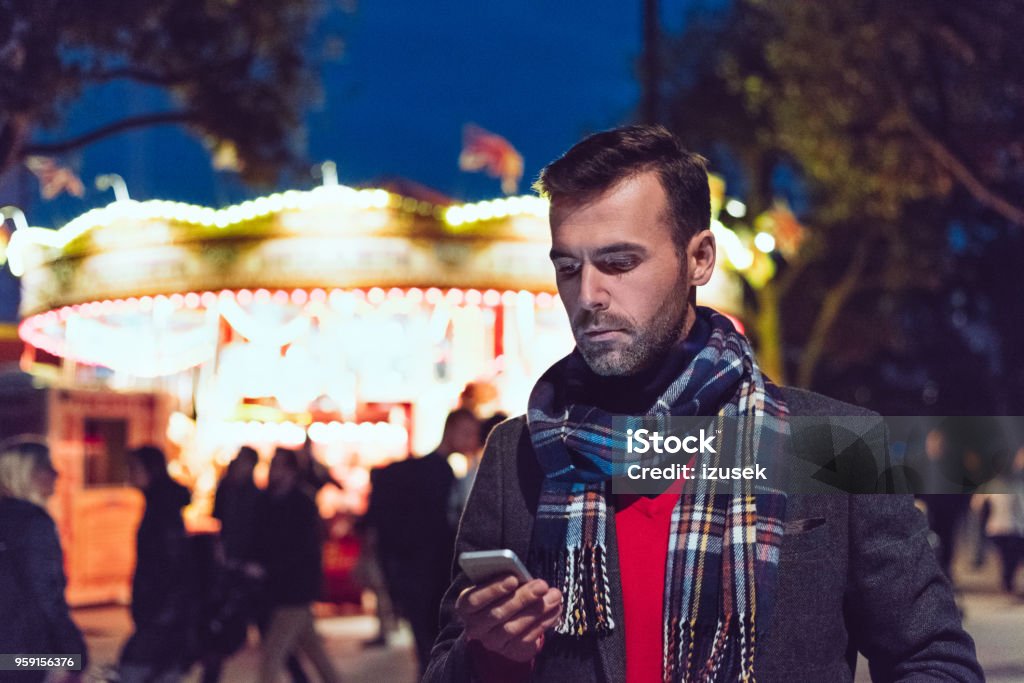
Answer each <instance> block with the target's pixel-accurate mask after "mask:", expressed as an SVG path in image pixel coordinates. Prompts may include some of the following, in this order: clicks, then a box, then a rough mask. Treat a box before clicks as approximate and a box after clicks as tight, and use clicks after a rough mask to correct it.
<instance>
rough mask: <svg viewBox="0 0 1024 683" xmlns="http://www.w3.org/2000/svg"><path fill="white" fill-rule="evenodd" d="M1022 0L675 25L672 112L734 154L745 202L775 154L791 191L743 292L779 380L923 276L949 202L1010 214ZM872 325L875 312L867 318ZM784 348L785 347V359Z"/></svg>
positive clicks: (715, 155) (773, 12) (766, 175)
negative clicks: (766, 261)
mask: <svg viewBox="0 0 1024 683" xmlns="http://www.w3.org/2000/svg"><path fill="white" fill-rule="evenodd" d="M1022 8H1024V5H1022V3H1021V2H1020V1H1019V0H986V1H985V2H962V1H961V2H957V1H954V0H916V1H912V2H901V3H886V2H875V1H869V0H853V1H851V2H844V3H808V2H803V1H802V0H736V2H735V3H734V4H733V5H732V6H731V7H730V9H729V11H728V12H727V13H725V14H724V15H723V14H718V15H712V16H711V17H710V19H709V18H708V17H705V18H704V20H703V21H696V22H691V27H690V30H689V31H688V32H687V34H686V35H684V36H683V37H682V39H681V40H680V41H679V43H678V47H677V50H678V53H677V55H676V56H675V58H674V61H675V62H676V63H677V64H679V65H680V69H679V71H678V72H677V73H678V74H679V76H678V78H677V81H676V82H675V83H674V84H673V86H674V87H673V90H674V105H673V107H672V116H673V118H672V121H671V122H672V125H673V126H674V127H675V128H676V129H677V130H680V131H682V132H683V133H684V134H685V135H686V136H688V137H689V138H690V140H691V143H690V144H691V145H693V146H695V147H696V148H698V149H701V150H707V153H708V154H709V156H711V158H712V160H713V161H716V160H717V161H718V162H719V163H720V164H721V165H723V166H725V167H728V166H729V165H730V163H731V164H732V165H734V166H738V167H739V169H740V173H739V175H740V177H741V178H742V181H743V182H742V184H743V187H744V189H745V195H746V198H747V199H748V204H750V205H751V207H752V209H753V210H754V213H755V214H756V213H758V212H760V211H762V210H764V209H765V208H766V207H768V206H769V205H770V202H771V201H772V200H773V198H774V196H775V195H776V194H778V193H779V192H780V190H783V189H785V188H780V186H779V183H778V182H776V178H777V174H778V171H779V169H780V168H787V167H788V168H792V169H794V170H795V172H796V174H797V177H798V181H797V182H795V183H793V182H790V183H789V184H790V186H791V187H790V189H792V186H793V185H797V186H799V188H800V189H802V190H804V191H805V194H806V199H807V202H806V206H803V207H800V210H799V213H800V214H801V218H802V220H804V222H806V223H808V224H809V225H811V226H813V227H812V229H811V230H809V234H810V239H808V240H807V241H806V242H805V244H804V245H803V247H802V248H801V249H800V250H799V251H797V252H796V253H793V254H790V255H787V256H786V257H785V258H779V257H778V256H776V258H777V260H778V261H779V263H778V266H779V268H778V276H777V277H776V278H775V279H773V280H771V281H770V282H767V283H763V286H761V287H759V288H754V291H753V292H752V296H751V298H752V302H753V305H752V309H753V310H752V311H751V316H750V317H751V319H752V320H754V321H755V325H754V327H755V331H756V332H760V334H759V335H758V336H759V337H760V338H759V342H760V345H761V347H762V355H764V356H766V357H767V358H768V359H769V360H770V361H773V360H774V361H775V364H776V367H775V368H773V370H774V372H775V373H776V375H778V376H780V378H781V377H784V376H785V374H786V373H785V371H786V370H787V369H791V368H792V369H794V370H795V375H796V381H797V383H798V384H801V385H804V386H807V385H810V384H812V383H813V381H814V378H815V375H816V372H817V370H818V369H819V365H820V363H821V361H822V359H823V358H825V357H826V356H834V355H837V354H834V353H832V352H833V351H835V350H836V349H837V348H840V347H842V346H843V342H844V341H845V342H847V344H846V346H847V348H850V347H851V346H852V345H851V344H850V343H849V341H850V338H849V337H848V336H844V335H839V334H836V331H837V329H839V328H842V330H843V332H844V333H846V332H849V325H845V324H844V323H846V322H848V320H846V319H847V318H848V317H849V316H850V313H851V312H855V311H856V309H857V308H858V307H857V306H856V304H857V301H858V299H859V298H860V299H862V298H863V297H865V296H871V297H874V299H875V300H876V301H887V302H889V304H891V303H892V297H893V296H894V295H895V294H898V293H900V292H903V293H906V292H909V291H911V290H921V289H926V290H927V289H934V288H936V287H938V286H939V284H940V282H941V281H942V280H943V278H944V277H946V276H947V275H948V272H949V270H948V269H949V267H950V264H949V263H948V259H944V258H943V250H944V249H945V246H946V232H947V229H948V227H949V224H950V221H951V220H952V218H953V216H954V212H955V211H957V210H960V209H959V208H958V207H961V206H962V205H964V204H965V203H966V204H968V205H970V206H972V207H973V209H974V210H975V211H982V212H983V213H984V214H985V215H987V216H988V219H989V221H990V223H996V224H1001V225H1006V224H1008V223H1018V224H1019V223H1022V222H1024V209H1022V207H1021V205H1020V203H1019V202H1018V201H1016V198H1018V197H1021V196H1024V192H1022V191H1021V190H1022V189H1024V188H1022V185H1024V142H1022V132H1024V130H1022V125H1024V117H1022V113H1024V111H1022V109H1024V91H1022V90H1021V89H1020V86H1019V84H1020V83H1021V82H1024V48H1022V46H1021V45H1020V43H1019V41H1017V39H1016V36H1017V35H1019V34H1020V31H1021V30H1022V29H1024V13H1022V12H1021V11H1020V10H1021V9H1022ZM709 24H710V25H711V26H712V28H713V30H712V31H710V32H709V31H708V26H709ZM1011 198H1013V199H1011ZM964 199H966V202H965V201H964ZM889 310H890V311H894V310H896V309H895V308H893V307H892V306H891V305H890V306H889ZM785 320H795V321H799V324H790V325H783V321H785ZM878 324H879V316H878V314H877V313H876V314H874V321H873V323H872V324H871V326H869V328H868V329H875V330H877V329H878ZM783 328H785V330H786V332H787V337H788V338H787V339H783V338H782V330H783ZM879 336H880V335H878V334H877V332H876V334H875V335H874V337H875V338H874V339H871V338H867V339H865V338H864V337H865V335H858V336H857V337H855V338H857V341H858V342H865V343H868V344H869V346H870V345H877V344H878V343H879V340H878V337H879ZM765 348H767V353H766V352H765ZM791 348H799V349H800V353H799V354H791V355H790V357H792V356H797V358H795V359H793V360H791V362H789V363H788V364H787V363H785V362H784V361H783V358H785V357H787V356H785V351H786V350H787V349H791ZM827 351H828V353H827ZM787 365H788V366H789V367H788V368H787Z"/></svg>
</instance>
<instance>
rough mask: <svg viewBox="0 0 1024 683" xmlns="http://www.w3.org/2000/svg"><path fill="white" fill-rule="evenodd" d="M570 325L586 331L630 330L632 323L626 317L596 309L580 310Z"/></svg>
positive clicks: (575, 328) (580, 330)
mask: <svg viewBox="0 0 1024 683" xmlns="http://www.w3.org/2000/svg"><path fill="white" fill-rule="evenodd" d="M572 327H573V329H574V330H577V331H579V332H586V331H588V330H591V329H623V330H632V329H633V324H632V322H631V321H629V320H627V319H626V318H623V317H620V316H617V315H614V314H612V313H606V312H603V311H598V312H597V313H594V312H592V311H581V312H580V313H579V314H577V315H576V317H575V318H573V321H572Z"/></svg>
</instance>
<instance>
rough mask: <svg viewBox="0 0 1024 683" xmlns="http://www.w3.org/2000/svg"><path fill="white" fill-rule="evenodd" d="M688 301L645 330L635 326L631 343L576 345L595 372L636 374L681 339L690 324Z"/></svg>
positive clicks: (609, 374) (577, 343)
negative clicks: (687, 315)
mask: <svg viewBox="0 0 1024 683" xmlns="http://www.w3.org/2000/svg"><path fill="white" fill-rule="evenodd" d="M685 301H686V300H685V299H684V300H683V305H682V308H681V309H680V310H677V311H671V310H670V311H667V312H666V313H667V314H666V315H664V316H662V317H658V318H655V319H654V320H652V321H651V323H650V325H648V326H647V327H646V328H643V329H637V328H636V327H634V328H633V331H632V332H633V334H632V339H631V340H630V341H629V342H628V343H627V344H615V343H614V342H597V343H593V342H590V343H588V342H586V341H585V340H583V341H581V340H580V339H577V340H576V346H577V348H578V349H579V351H580V354H581V355H582V356H583V360H585V361H586V363H587V366H589V367H590V370H591V371H592V372H593V373H594V374H595V375H600V376H601V377H625V376H629V375H635V374H637V373H639V372H642V371H643V370H646V369H647V368H649V367H651V366H652V365H654V364H656V363H658V362H660V361H661V360H662V359H663V358H664V357H665V356H666V355H668V353H669V351H670V350H671V349H672V347H673V346H674V345H675V343H676V342H677V341H679V340H680V338H681V337H682V334H683V329H684V328H685V327H686V313H687V306H686V302H685Z"/></svg>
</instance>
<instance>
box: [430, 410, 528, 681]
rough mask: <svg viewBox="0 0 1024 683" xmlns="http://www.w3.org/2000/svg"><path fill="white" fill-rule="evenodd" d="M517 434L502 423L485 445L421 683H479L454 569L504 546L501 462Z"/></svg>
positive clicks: (459, 576)
mask: <svg viewBox="0 0 1024 683" xmlns="http://www.w3.org/2000/svg"><path fill="white" fill-rule="evenodd" d="M516 435H517V431H516V430H515V429H514V428H512V426H511V425H510V423H508V422H506V423H505V424H503V425H499V426H498V427H497V428H495V430H494V432H493V433H492V435H491V437H490V438H489V439H488V441H487V447H486V448H485V449H484V455H483V457H482V458H481V460H480V468H479V470H478V472H477V476H476V481H474V482H473V488H472V490H471V491H470V494H469V499H468V500H467V502H466V509H465V511H464V512H463V513H462V520H461V522H460V524H459V531H458V536H457V538H456V542H455V562H454V565H453V570H454V579H453V581H452V584H451V586H449V588H448V591H447V592H446V593H445V596H444V600H443V601H442V603H441V633H440V635H438V638H437V642H435V643H434V649H433V651H432V652H431V655H430V663H429V665H428V666H427V671H426V673H425V674H424V676H423V683H467V682H469V681H475V680H477V679H476V677H475V676H474V675H473V670H472V666H471V663H470V653H469V649H468V647H467V646H468V643H467V641H466V638H465V636H464V634H463V628H462V625H461V624H460V623H459V622H458V619H457V618H456V616H455V600H456V598H458V597H459V594H460V593H461V592H462V591H463V590H465V589H466V588H467V587H468V586H469V585H470V584H471V582H470V580H469V578H468V577H467V576H466V575H465V574H464V573H463V572H462V570H461V569H459V568H458V557H459V555H460V554H461V553H464V552H468V551H473V550H493V549H497V548H501V547H503V546H504V542H505V541H504V533H503V531H502V529H503V526H502V509H503V507H502V506H503V499H504V495H503V494H504V491H503V480H502V468H503V461H504V460H505V459H507V458H514V457H515V455H516V441H517V439H516Z"/></svg>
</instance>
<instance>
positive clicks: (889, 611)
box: [423, 388, 984, 683]
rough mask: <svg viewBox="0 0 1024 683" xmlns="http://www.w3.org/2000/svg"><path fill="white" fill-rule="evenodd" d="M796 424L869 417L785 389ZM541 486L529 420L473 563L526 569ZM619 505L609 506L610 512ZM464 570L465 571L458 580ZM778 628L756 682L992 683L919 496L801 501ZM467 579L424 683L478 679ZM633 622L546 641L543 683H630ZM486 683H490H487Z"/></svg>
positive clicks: (458, 582) (482, 509) (784, 561)
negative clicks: (522, 562)
mask: <svg viewBox="0 0 1024 683" xmlns="http://www.w3.org/2000/svg"><path fill="white" fill-rule="evenodd" d="M783 396H784V398H785V400H786V402H787V405H788V407H789V410H790V413H791V414H793V415H806V416H820V417H828V416H864V415H870V413H867V412H866V411H864V410H863V409H861V408H857V407H855V406H851V405H847V404H844V403H840V402H838V401H835V400H832V399H829V398H826V397H824V396H821V395H818V394H814V393H811V392H807V391H802V390H797V389H790V388H784V389H783ZM541 480H542V474H541V470H540V467H539V465H538V463H537V460H536V457H535V456H534V453H533V448H532V446H531V445H530V440H529V435H528V433H527V430H526V420H525V418H523V417H519V418H514V419H511V420H509V421H506V422H504V423H503V424H501V425H499V426H498V427H497V428H496V429H495V430H494V432H493V433H492V434H491V437H490V439H489V440H488V443H487V447H486V449H485V452H484V456H483V459H482V461H481V463H480V469H479V472H478V474H477V478H476V482H475V484H474V486H473V491H472V493H471V494H470V497H469V501H468V503H467V506H466V509H465V512H464V514H463V517H462V522H461V525H460V528H459V534H458V540H457V542H456V557H457V556H458V554H459V553H462V552H465V551H471V550H488V549H496V548H510V549H512V550H514V551H515V552H516V554H518V555H519V556H520V557H522V558H525V557H526V556H527V553H528V550H529V546H530V537H531V532H532V529H533V521H534V516H535V512H536V507H537V500H538V496H539V493H540V486H541ZM613 502H614V498H609V505H612V504H613ZM608 527H609V528H608V538H609V539H610V540H609V545H610V548H609V555H608V558H609V574H610V577H611V586H612V588H613V592H612V595H613V609H614V611H615V613H617V614H622V609H623V607H622V591H621V589H620V588H619V582H620V576H619V565H618V548H617V542H616V536H615V516H614V514H612V511H609V515H608ZM456 569H457V567H456ZM778 581H779V583H778V586H777V589H776V591H777V592H776V600H775V608H774V613H773V615H772V619H771V622H770V627H769V628H768V630H767V632H766V633H764V634H759V636H760V643H759V646H758V648H757V652H756V655H755V671H756V674H757V679H758V681H759V682H766V681H768V682H771V681H785V682H786V683H798V682H800V681H815V682H817V681H822V682H829V683H832V682H841V681H852V680H853V678H854V669H855V666H856V662H857V652H858V651H859V652H861V653H863V654H864V655H865V656H866V657H867V659H868V662H869V665H870V670H871V675H872V679H873V680H875V681H909V680H914V681H921V680H936V681H982V680H984V676H983V674H982V671H981V668H980V666H979V665H978V662H977V659H976V656H975V651H974V642H973V641H972V640H971V637H970V636H969V635H967V633H966V632H965V631H964V630H963V628H962V626H961V623H960V617H959V614H958V611H957V607H956V605H955V604H954V601H953V592H952V589H951V586H950V584H949V582H948V581H947V579H946V578H945V576H944V575H943V573H942V571H941V570H940V569H939V567H938V564H937V562H936V560H935V556H934V554H933V552H932V549H931V547H930V546H929V544H928V538H927V528H926V525H925V521H924V519H923V516H922V515H921V514H920V513H919V511H918V510H917V509H916V508H915V507H914V504H913V500H912V499H911V497H910V496H903V495H866V494H861V495H838V494H830V495H790V496H789V498H788V500H787V510H786V523H785V534H784V537H783V542H782V548H781V559H780V562H779V572H778ZM469 583H470V582H469V580H468V579H467V577H466V576H465V575H464V574H462V572H461V571H457V572H456V574H455V577H454V581H453V583H452V585H451V587H450V588H449V590H448V592H447V594H446V595H445V598H444V602H443V604H442V606H441V615H440V616H441V626H442V631H441V634H440V636H439V637H438V640H437V642H436V643H435V645H434V649H433V652H432V654H431V660H430V664H429V667H428V669H427V672H426V674H425V675H424V678H423V680H424V681H425V682H427V683H463V682H469V681H477V680H479V679H478V678H477V677H475V675H474V673H473V671H472V667H471V664H470V660H469V657H468V652H467V642H466V639H465V637H464V635H463V632H462V627H461V625H460V624H459V623H458V621H457V619H456V617H455V614H454V607H455V599H456V598H457V597H458V595H459V593H460V592H462V590H463V589H465V588H466V587H467V586H468V585H469ZM622 624H623V621H622V620H621V619H620V620H619V626H618V627H617V628H616V629H614V630H613V632H612V633H610V634H608V635H605V636H600V637H598V636H590V637H586V638H572V637H568V636H559V635H557V634H554V633H550V632H549V633H548V637H547V639H546V641H545V645H544V649H543V651H542V652H541V653H540V655H539V656H538V657H537V659H536V661H535V665H534V670H533V678H532V680H535V681H552V682H555V681H557V682H558V683H562V682H564V681H573V682H577V681H578V682H580V683H584V682H587V683H589V682H595V683H596V682H597V681H605V682H609V683H615V682H619V681H624V680H625V636H624V634H623V629H624V626H623V625H622ZM485 683H486V682H485Z"/></svg>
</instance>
